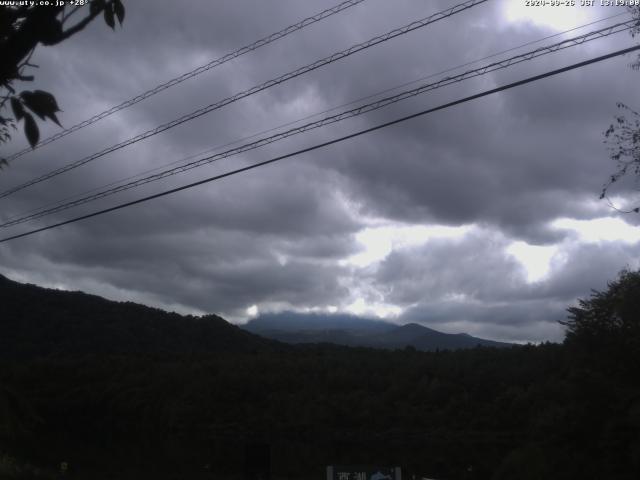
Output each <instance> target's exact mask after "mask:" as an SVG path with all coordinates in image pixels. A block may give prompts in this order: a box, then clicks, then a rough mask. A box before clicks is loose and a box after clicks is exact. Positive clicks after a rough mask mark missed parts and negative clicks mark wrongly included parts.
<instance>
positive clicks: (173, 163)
mask: <svg viewBox="0 0 640 480" xmlns="http://www.w3.org/2000/svg"><path fill="white" fill-rule="evenodd" d="M626 14H627V13H626V12H622V13H617V14H615V15H610V16H608V17H603V18H600V19H598V20H594V21H593V22H589V23H585V24H583V25H579V26H577V27H573V28H570V29H568V30H564V31H562V32H558V33H554V34H552V35H548V36H546V37H542V38H539V39H537V40H532V41H530V42H526V43H523V44H521V45H518V46H516V47H512V48H508V49H506V50H502V51H500V52H496V53H493V54H491V55H487V56H485V57H482V58H479V59H476V60H472V61H470V62H466V63H463V64H460V65H456V66H455V67H449V68H447V69H446V70H441V71H439V72H436V73H431V74H429V75H426V76H423V77H420V78H417V79H415V80H411V81H409V82H405V83H402V84H399V85H395V86H393V87H389V88H386V89H384V90H380V91H378V92H375V93H372V94H369V95H366V96H364V97H360V98H357V99H355V100H351V101H350V102H347V103H343V104H341V105H337V106H334V107H331V108H328V109H326V110H323V111H320V112H316V113H312V114H310V115H307V116H305V117H302V118H298V119H296V120H292V121H290V122H286V123H282V124H280V125H277V126H275V127H271V128H268V129H266V130H262V131H260V132H256V133H254V134H252V135H248V136H246V137H241V138H239V139H236V140H233V141H231V142H227V143H224V144H219V145H216V146H213V147H210V148H208V149H206V150H203V151H200V152H198V153H195V154H191V155H189V156H187V157H183V158H181V159H179V160H174V161H172V162H170V163H165V164H163V165H159V166H157V167H154V168H151V169H148V170H143V171H141V172H139V173H136V174H134V175H130V176H128V177H124V178H120V179H118V180H114V181H112V182H109V183H107V184H104V185H100V186H97V187H94V188H91V189H89V190H85V191H83V192H79V193H76V194H73V195H70V196H68V197H65V198H62V199H60V200H57V201H55V202H51V203H48V204H45V205H44V206H40V207H37V208H34V209H30V210H28V211H26V212H22V213H19V214H15V215H13V216H11V217H9V218H8V219H7V221H11V220H13V219H16V218H18V217H21V216H26V215H30V214H32V213H34V212H39V211H41V210H45V209H48V208H50V207H53V206H57V205H60V204H62V203H63V202H67V201H69V200H72V199H75V198H78V197H81V196H83V195H88V194H90V193H93V192H96V191H98V190H100V189H104V188H108V187H112V186H115V185H118V184H120V183H123V182H127V181H129V180H133V179H134V178H139V177H142V176H144V175H146V174H149V173H152V172H156V171H158V170H161V169H163V168H167V167H170V166H172V165H177V164H180V163H185V162H187V161H188V160H191V159H193V158H197V157H199V156H201V155H206V154H208V153H212V152H215V151H217V150H220V149H222V148H225V147H230V146H231V145H235V144H237V143H241V142H244V141H247V140H250V139H252V138H256V137H259V136H260V135H264V134H266V133H270V132H273V131H276V130H279V129H281V128H285V127H289V126H291V125H295V124H297V123H301V122H303V121H305V120H309V119H311V118H314V117H318V116H320V115H324V114H326V113H329V112H333V111H335V110H338V109H340V108H344V107H348V106H350V105H355V104H356V103H359V102H362V101H364V100H369V99H371V98H375V97H378V96H380V95H383V94H385V93H389V92H392V91H394V90H399V89H400V88H403V87H406V86H409V85H414V84H416V83H419V82H422V81H424V80H428V79H430V78H434V77H439V76H440V75H443V74H445V73H449V72H452V71H455V70H459V69H461V68H463V67H466V66H469V65H474V64H476V63H480V62H482V61H484V60H488V59H490V58H495V57H498V56H500V55H504V54H505V53H509V52H513V51H515V50H519V49H521V48H524V47H527V46H529V45H535V44H537V43H540V42H543V41H545V40H549V39H551V38H555V37H559V36H562V35H565V34H567V33H570V32H573V31H576V30H580V29H583V28H585V27H589V26H591V25H595V24H596V23H601V22H604V21H607V20H611V19H613V18H617V17H620V16H622V15H626ZM1 226H2V225H0V227H1Z"/></svg>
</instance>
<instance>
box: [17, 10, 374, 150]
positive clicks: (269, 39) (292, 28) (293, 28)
mask: <svg viewBox="0 0 640 480" xmlns="http://www.w3.org/2000/svg"><path fill="white" fill-rule="evenodd" d="M364 1H365V0H347V1H346V2H342V3H340V4H338V5H336V6H334V7H331V8H328V9H326V10H323V11H322V12H319V13H316V14H315V15H312V16H311V17H307V18H305V19H303V20H301V21H299V22H298V23H295V24H293V25H289V26H288V27H286V28H283V29H282V30H280V31H278V32H276V33H272V34H271V35H267V36H266V37H264V38H261V39H260V40H256V41H255V42H253V43H251V44H249V45H246V46H244V47H241V48H239V49H237V50H235V51H233V52H230V53H227V54H225V55H223V56H222V57H219V58H217V59H215V60H212V61H211V62H209V63H207V64H206V65H201V66H199V67H198V68H195V69H193V70H191V71H189V72H187V73H183V74H182V75H180V76H178V77H175V78H172V79H171V80H169V81H167V82H165V83H162V84H160V85H158V86H156V87H154V88H152V89H149V90H147V91H146V92H143V93H141V94H140V95H137V96H135V97H133V98H131V99H129V100H126V101H124V102H122V103H120V104H119V105H116V106H114V107H111V108H109V109H108V110H105V111H103V112H101V113H98V114H96V115H94V116H93V117H91V118H89V119H87V120H83V121H82V122H80V123H77V124H75V125H73V126H72V127H69V128H66V129H64V130H62V131H60V132H58V133H56V134H55V135H52V136H50V137H48V138H45V139H44V140H41V141H40V142H38V143H37V144H36V145H35V146H34V147H33V148H31V147H27V148H25V149H23V150H20V151H19V152H16V153H14V154H13V155H11V156H9V157H7V158H6V159H5V160H6V161H8V162H11V161H12V160H15V159H16V158H18V157H21V156H22V155H25V154H26V153H29V152H31V151H33V150H35V149H36V148H40V147H42V146H44V145H47V144H49V143H51V142H54V141H56V140H58V139H60V138H62V137H65V136H67V135H69V134H70V133H73V132H76V131H78V130H80V129H81V128H84V127H87V126H89V125H91V124H93V123H96V122H97V121H99V120H102V119H103V118H106V117H108V116H110V115H113V114H114V113H116V112H119V111H120V110H124V109H125V108H129V107H131V106H132V105H135V104H136V103H139V102H141V101H143V100H145V99H147V98H149V97H151V96H153V95H155V94H156V93H160V92H162V91H163V90H166V89H167V88H170V87H173V86H174V85H178V84H179V83H182V82H184V81H185V80H188V79H190V78H193V77H195V76H197V75H200V74H201V73H204V72H206V71H208V70H211V69H212V68H215V67H218V66H220V65H222V64H223V63H226V62H228V61H230V60H233V59H234V58H238V57H240V56H241V55H244V54H245V53H249V52H252V51H254V50H257V49H258V48H260V47H264V46H265V45H269V44H270V43H273V42H275V41H276V40H280V39H281V38H284V37H286V36H287V35H290V34H292V33H294V32H297V31H298V30H302V29H303V28H305V27H308V26H309V25H313V24H314V23H316V22H319V21H320V20H324V19H325V18H328V17H331V16H332V15H335V14H337V13H340V12H342V11H343V10H346V9H348V8H351V7H354V6H356V5H358V4H359V3H362V2H364Z"/></svg>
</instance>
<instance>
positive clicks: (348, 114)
mask: <svg viewBox="0 0 640 480" xmlns="http://www.w3.org/2000/svg"><path fill="white" fill-rule="evenodd" d="M634 24H635V22H634V21H633V20H632V21H627V22H621V23H618V24H615V25H611V26H608V27H605V28H602V29H599V30H595V31H592V32H588V33H585V34H583V35H580V36H577V37H574V38H569V39H566V40H563V41H561V42H558V43H555V44H552V45H548V46H546V47H540V48H537V49H535V50H531V51H529V52H526V53H522V54H519V55H515V56H513V57H510V58H508V59H504V60H501V61H499V62H494V63H491V64H488V65H485V66H483V67H480V68H476V69H473V70H469V71H466V72H464V73H461V74H459V75H455V76H451V77H446V78H443V79H441V80H438V81H437V82H434V83H430V84H426V85H421V86H419V87H417V88H414V89H412V90H407V91H404V92H401V93H399V94H397V95H393V96H390V97H386V98H382V99H380V100H377V101H375V102H371V103H368V104H365V105H361V106H359V107H356V108H353V109H351V110H347V111H344V112H341V113H339V114H336V115H332V116H328V117H325V118H322V119H320V120H317V121H315V122H310V123H307V124H305V125H301V126H299V127H295V128H292V129H290V130H287V131H284V132H280V133H277V134H275V135H272V136H269V137H264V138H261V139H259V140H256V141H254V142H250V143H247V144H244V145H241V146H239V147H235V148H232V149H230V150H227V151H224V152H220V153H216V154H214V155H211V156H208V157H205V158H202V159H200V160H196V161H194V162H190V163H187V164H185V165H181V166H178V167H174V168H171V169H168V170H165V171H163V172H160V173H156V174H153V175H149V176H147V177H143V178H140V179H138V180H135V181H131V182H128V183H126V184H122V185H119V186H116V187H113V188H109V189H106V190H102V191H100V192H97V193H95V194H92V195H88V196H85V197H82V198H79V199H76V200H73V201H70V202H67V203H63V204H60V205H57V206H55V207H52V208H48V209H44V210H42V209H39V210H40V211H38V212H37V213H33V214H28V215H24V216H22V217H20V218H15V217H14V218H13V219H9V220H7V221H6V222H4V223H2V224H0V228H7V227H11V226H14V225H18V224H21V223H24V222H27V221H30V220H35V219H38V218H42V217H45V216H48V215H52V214H54V213H58V212H61V211H64V210H68V209H70V208H73V207H76V206H79V205H83V204H85V203H89V202H91V201H95V200H98V199H101V198H105V197H108V196H111V195H114V194H116V193H120V192H123V191H126V190H130V189H132V188H136V187H139V186H141V185H145V184H147V183H151V182H155V181H158V180H161V179H163V178H166V177H169V176H173V175H177V174H179V173H183V172H186V171H189V170H192V169H194V168H198V167H201V166H203V165H206V164H209V163H212V162H215V161H218V160H221V159H223V158H228V157H230V156H233V155H237V154H240V153H244V152H247V151H249V150H254V149H256V148H259V147H262V146H264V145H268V144H270V143H274V142H277V141H279V140H282V139H284V138H288V137H290V136H293V135H297V134H300V133H303V132H307V131H310V130H313V129H316V128H320V127H323V126H326V125H330V124H333V123H337V122H340V121H342V120H345V119H347V118H352V117H356V116H359V115H363V114H365V113H369V112H372V111H375V110H378V109H380V108H383V107H386V106H389V105H391V104H393V103H397V102H399V101H402V100H406V99H407V98H410V97H414V96H416V95H420V94H422V93H425V92H428V91H431V90H435V89H438V88H442V87H444V86H447V85H451V84H454V83H458V82H462V81H464V80H467V79H469V78H473V77H477V76H480V75H485V74H487V73H490V72H494V71H497V70H502V69H505V68H508V67H511V66H513V65H516V64H519V63H522V62H525V61H529V60H532V59H534V58H538V57H541V56H544V55H548V54H550V53H553V52H556V51H559V50H564V49H566V48H570V47H574V46H577V45H581V44H583V43H585V42H588V41H591V40H595V39H599V38H604V37H607V36H609V35H612V34H614V33H619V32H622V31H625V30H628V29H629V28H632V27H633V26H634Z"/></svg>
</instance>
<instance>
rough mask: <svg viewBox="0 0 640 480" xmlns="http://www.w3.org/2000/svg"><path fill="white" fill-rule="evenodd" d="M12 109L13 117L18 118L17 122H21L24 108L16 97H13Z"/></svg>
mask: <svg viewBox="0 0 640 480" xmlns="http://www.w3.org/2000/svg"><path fill="white" fill-rule="evenodd" d="M11 109H12V110H13V115H14V116H15V117H16V120H21V119H22V117H23V116H24V108H23V107H22V103H20V100H18V99H17V98H16V97H11Z"/></svg>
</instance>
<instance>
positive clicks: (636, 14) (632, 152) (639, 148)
mask: <svg viewBox="0 0 640 480" xmlns="http://www.w3.org/2000/svg"><path fill="white" fill-rule="evenodd" d="M628 10H629V12H630V13H631V15H632V16H633V18H634V19H636V20H637V23H636V26H635V27H634V28H633V29H631V35H632V36H633V37H635V36H637V35H639V34H640V6H633V7H628ZM631 68H633V69H634V70H640V55H638V57H637V59H636V61H635V62H633V63H632V64H631ZM617 105H618V109H619V110H620V113H619V114H618V115H616V116H615V117H614V122H613V123H612V124H611V125H610V126H609V128H608V129H607V130H606V131H605V132H604V136H605V143H606V144H607V145H608V147H609V157H610V158H611V160H613V161H614V162H615V163H616V171H615V172H614V173H613V174H612V175H611V176H610V177H609V180H608V181H607V183H605V184H604V186H603V187H602V192H601V193H600V199H603V198H606V199H607V200H608V192H609V189H610V188H611V187H612V185H613V184H614V183H616V182H618V181H619V180H620V179H622V178H623V177H624V176H625V175H626V174H627V173H633V174H634V175H635V177H636V178H637V179H640V114H638V112H637V111H636V110H634V109H632V108H630V107H629V106H627V105H625V104H624V103H622V102H618V104H617ZM609 203H610V204H611V205H612V206H613V204H612V203H611V202H610V201H609ZM614 208H616V207H614ZM616 210H619V209H617V208H616ZM622 212H623V213H631V212H635V213H640V207H634V208H632V209H630V210H628V211H624V210H623V211H622Z"/></svg>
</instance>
